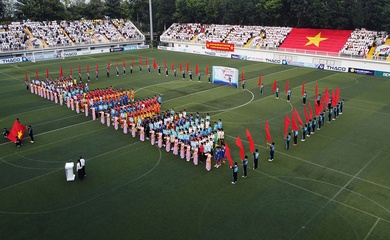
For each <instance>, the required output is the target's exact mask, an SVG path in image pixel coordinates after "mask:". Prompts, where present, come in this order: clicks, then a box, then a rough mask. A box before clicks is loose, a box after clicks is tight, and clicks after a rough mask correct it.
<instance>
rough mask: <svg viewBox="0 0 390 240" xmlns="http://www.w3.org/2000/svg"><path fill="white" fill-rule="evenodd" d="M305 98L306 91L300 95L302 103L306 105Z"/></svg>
mask: <svg viewBox="0 0 390 240" xmlns="http://www.w3.org/2000/svg"><path fill="white" fill-rule="evenodd" d="M306 98H307V93H306V91H305V92H304V93H303V95H302V105H306Z"/></svg>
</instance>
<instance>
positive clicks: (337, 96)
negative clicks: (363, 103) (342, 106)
mask: <svg viewBox="0 0 390 240" xmlns="http://www.w3.org/2000/svg"><path fill="white" fill-rule="evenodd" d="M339 94H340V87H337V88H336V93H335V95H336V102H339V101H340V99H339Z"/></svg>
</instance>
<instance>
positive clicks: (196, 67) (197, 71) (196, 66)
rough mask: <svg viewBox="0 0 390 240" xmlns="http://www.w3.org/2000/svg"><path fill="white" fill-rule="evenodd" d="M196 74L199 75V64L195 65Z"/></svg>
mask: <svg viewBox="0 0 390 240" xmlns="http://www.w3.org/2000/svg"><path fill="white" fill-rule="evenodd" d="M195 74H199V66H198V64H196V65H195Z"/></svg>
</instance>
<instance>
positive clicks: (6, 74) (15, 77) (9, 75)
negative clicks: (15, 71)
mask: <svg viewBox="0 0 390 240" xmlns="http://www.w3.org/2000/svg"><path fill="white" fill-rule="evenodd" d="M1 74H3V75H5V76H7V77H9V78H13V79H16V80H19V81H20V80H21V79H19V78H17V77H15V76H11V75H9V74H7V73H4V72H1ZM1 81H10V82H11V80H8V79H3V80H1ZM23 81H24V80H23ZM12 82H14V81H12ZM24 87H25V86H24Z"/></svg>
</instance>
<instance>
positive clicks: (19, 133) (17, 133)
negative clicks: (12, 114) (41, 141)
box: [7, 120, 26, 142]
mask: <svg viewBox="0 0 390 240" xmlns="http://www.w3.org/2000/svg"><path fill="white" fill-rule="evenodd" d="M25 131H26V126H24V125H22V124H21V123H20V122H18V120H15V122H14V125H12V128H11V131H9V134H8V137H7V138H8V140H10V141H12V142H16V137H18V138H19V139H20V140H22V138H23V135H24V132H25Z"/></svg>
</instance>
